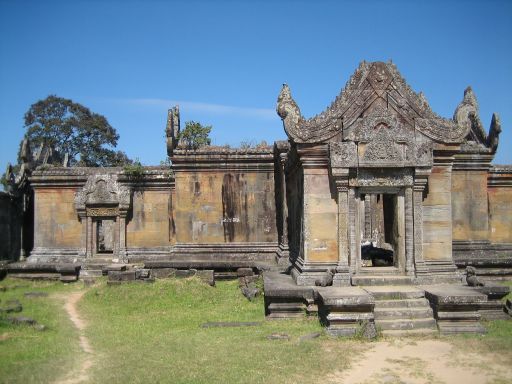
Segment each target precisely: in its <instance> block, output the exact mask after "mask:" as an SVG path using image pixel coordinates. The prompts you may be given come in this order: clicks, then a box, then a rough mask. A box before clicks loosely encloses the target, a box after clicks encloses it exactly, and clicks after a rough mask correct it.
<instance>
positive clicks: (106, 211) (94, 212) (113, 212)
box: [86, 207, 119, 217]
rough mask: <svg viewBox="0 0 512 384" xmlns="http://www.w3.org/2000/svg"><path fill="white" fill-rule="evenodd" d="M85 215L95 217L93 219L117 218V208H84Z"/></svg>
mask: <svg viewBox="0 0 512 384" xmlns="http://www.w3.org/2000/svg"><path fill="white" fill-rule="evenodd" d="M86 215H87V216H95V217H98V216H99V217H106V216H118V215H119V208H117V207H97V208H86Z"/></svg>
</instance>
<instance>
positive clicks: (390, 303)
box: [375, 298, 430, 308]
mask: <svg viewBox="0 0 512 384" xmlns="http://www.w3.org/2000/svg"><path fill="white" fill-rule="evenodd" d="M418 307H425V308H429V307H430V304H429V302H428V300H427V299H425V298H422V299H391V300H376V301H375V308H418Z"/></svg>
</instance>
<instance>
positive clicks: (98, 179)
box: [75, 174, 130, 216]
mask: <svg viewBox="0 0 512 384" xmlns="http://www.w3.org/2000/svg"><path fill="white" fill-rule="evenodd" d="M89 205H92V206H98V205H110V206H112V205H118V206H119V209H124V210H126V209H128V208H129V206H130V190H129V189H128V188H126V187H124V186H121V185H119V183H118V182H117V175H101V174H100V175H91V176H89V178H88V179H87V182H86V183H85V185H84V187H83V188H82V190H81V191H78V192H77V193H76V195H75V206H76V208H77V211H84V210H85V209H86V206H89ZM88 208H89V207H88ZM89 209H90V208H89ZM95 216H98V215H95ZM108 216H111V215H108Z"/></svg>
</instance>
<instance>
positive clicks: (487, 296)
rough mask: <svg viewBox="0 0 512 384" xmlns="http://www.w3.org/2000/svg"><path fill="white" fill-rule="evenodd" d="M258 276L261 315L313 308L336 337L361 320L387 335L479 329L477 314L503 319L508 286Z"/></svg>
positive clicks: (352, 329) (281, 315)
mask: <svg viewBox="0 0 512 384" xmlns="http://www.w3.org/2000/svg"><path fill="white" fill-rule="evenodd" d="M263 276H264V291H265V314H266V316H267V319H283V318H284V319H286V318H297V317H303V316H306V315H308V314H314V313H315V312H318V315H319V318H320V321H321V323H322V324H323V325H325V327H326V329H327V332H328V333H329V334H331V335H336V336H347V335H353V334H355V333H356V332H357V330H358V328H359V327H360V326H361V324H363V323H365V322H368V323H374V324H375V326H376V327H377V329H379V330H380V331H381V332H382V334H384V335H388V336H403V335H417V334H434V333H437V332H438V331H439V332H440V333H441V334H451V333H484V332H485V328H484V327H483V326H482V325H481V324H480V319H496V318H505V317H506V316H507V313H506V312H505V311H504V309H503V308H504V306H503V303H502V302H501V298H502V297H504V295H506V294H507V293H508V292H509V291H510V290H509V288H508V287H501V286H490V287H487V286H486V287H478V288H475V287H468V286H463V285H454V284H439V285H430V286H415V285H394V286H393V285H379V284H377V285H374V286H359V287H356V286H352V287H350V286H347V287H333V286H328V287H318V286H299V285H297V284H295V281H294V280H293V278H292V277H291V276H290V275H287V274H284V273H278V272H264V274H263ZM378 283H379V282H378Z"/></svg>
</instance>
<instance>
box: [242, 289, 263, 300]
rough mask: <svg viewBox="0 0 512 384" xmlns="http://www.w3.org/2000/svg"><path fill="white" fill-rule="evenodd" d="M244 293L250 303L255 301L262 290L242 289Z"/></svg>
mask: <svg viewBox="0 0 512 384" xmlns="http://www.w3.org/2000/svg"><path fill="white" fill-rule="evenodd" d="M242 293H243V295H244V296H245V297H246V298H247V299H248V300H249V301H253V300H254V299H255V298H256V297H258V296H259V295H260V290H259V289H258V288H256V287H255V286H247V287H242Z"/></svg>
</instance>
